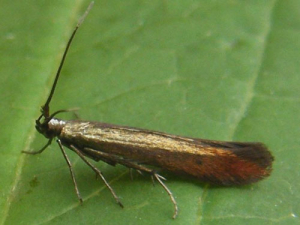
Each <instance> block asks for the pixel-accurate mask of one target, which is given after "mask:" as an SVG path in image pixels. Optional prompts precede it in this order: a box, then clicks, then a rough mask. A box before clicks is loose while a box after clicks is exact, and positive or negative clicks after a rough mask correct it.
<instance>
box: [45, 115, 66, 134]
mask: <svg viewBox="0 0 300 225" xmlns="http://www.w3.org/2000/svg"><path fill="white" fill-rule="evenodd" d="M65 125H66V121H64V120H60V119H56V118H52V119H51V120H50V121H49V122H48V126H49V131H51V132H52V133H54V134H55V135H54V136H58V135H59V134H60V132H61V130H62V128H63V127H64V126H65Z"/></svg>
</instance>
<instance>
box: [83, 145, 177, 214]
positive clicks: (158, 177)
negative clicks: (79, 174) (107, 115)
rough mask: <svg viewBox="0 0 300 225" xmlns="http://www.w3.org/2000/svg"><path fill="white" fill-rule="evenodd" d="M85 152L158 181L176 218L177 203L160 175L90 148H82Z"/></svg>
mask: <svg viewBox="0 0 300 225" xmlns="http://www.w3.org/2000/svg"><path fill="white" fill-rule="evenodd" d="M84 150H85V151H87V152H97V154H98V155H99V156H101V157H102V158H106V159H107V160H111V161H114V162H116V163H119V164H121V165H123V166H126V167H129V168H133V169H136V170H138V171H142V172H146V173H149V174H151V176H152V178H154V179H156V180H157V181H158V183H159V184H160V185H161V186H162V187H163V189H165V191H166V192H167V193H168V195H169V197H170V199H171V201H172V203H173V205H174V214H173V219H175V218H176V216H177V214H178V206H177V202H176V200H175V198H174V196H173V194H172V192H171V191H170V189H169V188H168V187H167V186H166V185H165V184H164V183H163V181H162V180H166V179H165V178H164V177H162V176H161V175H159V174H158V173H157V172H156V171H155V170H152V169H149V168H147V167H145V166H142V165H139V164H137V163H133V162H131V161H129V160H126V159H123V158H120V157H118V156H116V155H113V154H107V153H105V152H100V151H96V150H94V149H91V148H84Z"/></svg>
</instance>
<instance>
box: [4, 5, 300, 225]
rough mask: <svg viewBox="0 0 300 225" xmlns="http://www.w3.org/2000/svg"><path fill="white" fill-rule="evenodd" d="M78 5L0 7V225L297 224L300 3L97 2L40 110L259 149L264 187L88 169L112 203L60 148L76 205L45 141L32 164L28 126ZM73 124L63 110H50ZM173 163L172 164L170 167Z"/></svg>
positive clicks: (56, 154)
mask: <svg viewBox="0 0 300 225" xmlns="http://www.w3.org/2000/svg"><path fill="white" fill-rule="evenodd" d="M88 4H89V1H85V0H76V1H71V0H66V1H57V0H54V1H45V0H39V1H37V0H27V1H8V0H4V1H2V2H1V8H0V17H1V20H0V31H1V32H0V33H1V43H0V49H1V56H0V74H1V76H0V90H1V91H0V99H1V105H0V112H1V117H0V124H1V133H0V177H1V186H0V194H1V199H0V224H106V225H108V224H205V225H210V224H289V225H291V224H299V222H300V221H299V214H300V205H299V202H300V201H299V200H300V199H299V190H300V182H299V181H300V179H299V178H300V172H299V171H300V166H299V165H300V164H299V159H300V151H299V146H300V138H299V136H300V132H299V124H300V123H299V122H300V118H299V103H300V98H299V93H300V92H299V85H300V64H299V58H300V57H299V56H300V51H299V47H300V41H299V40H300V33H299V28H300V11H299V8H300V1H297V0H285V1H274V0H272V1H271V0H266V1H260V0H248V1H242V0H240V1H238V0H225V1H203V0H202V1H200V0H198V1H197V0H184V1H183V0H181V1H180V0H174V1H162V0H153V1H140V0H127V1H121V0H112V1H104V0H98V1H96V2H95V5H94V7H93V9H92V10H91V12H90V14H89V15H88V16H87V18H86V20H85V22H84V24H83V25H82V27H81V28H80V30H79V31H78V35H77V36H76V37H75V40H74V42H73V45H72V46H71V49H70V52H69V55H68V58H67V61H66V64H65V67H64V68H63V71H62V77H61V80H60V81H59V84H58V87H57V90H56V93H55V96H54V99H53V102H52V104H51V110H52V111H55V110H58V109H68V108H73V107H79V108H80V111H79V112H78V113H79V115H80V117H81V118H83V119H88V120H96V121H103V122H108V123H115V124H121V125H128V126H134V127H140V128H146V129H153V130H159V131H164V132H168V133H173V134H178V135H184V136H191V137H199V138H207V139H216V140H236V141H261V142H264V143H265V144H266V145H267V146H269V148H270V150H271V151H272V153H273V155H274V156H275V162H274V171H273V174H272V175H271V177H270V178H268V179H266V180H264V181H262V182H260V183H257V184H253V185H249V186H247V187H233V188H212V187H210V186H209V185H205V184H204V185H203V184H201V183H200V182H197V181H193V180H190V179H185V178H182V177H177V176H175V175H172V174H169V173H165V172H162V175H164V176H165V177H166V178H167V179H168V180H167V181H166V185H167V186H168V187H169V188H170V189H171V190H172V192H173V194H174V195H175V197H176V200H177V202H178V205H179V209H180V211H179V216H178V218H177V219H176V220H172V219H171V217H172V213H173V206H172V204H171V202H170V201H169V198H168V196H167V194H166V193H165V192H164V191H163V189H162V188H161V187H160V186H159V185H155V186H153V185H152V183H151V179H150V178H149V177H148V176H147V175H145V176H140V175H137V174H136V173H134V179H133V181H132V180H131V179H130V175H129V172H128V170H127V169H126V168H125V167H122V166H117V167H116V168H113V167H111V166H109V165H106V164H104V163H101V162H99V163H95V164H96V165H97V167H99V168H100V169H101V170H102V171H103V173H104V175H105V176H106V178H107V179H108V181H109V182H110V183H111V185H112V186H113V188H114V189H115V191H116V193H117V194H118V195H119V196H120V198H121V200H122V202H123V204H124V205H125V208H124V209H123V210H122V209H121V208H120V207H119V206H118V205H117V204H116V203H115V202H114V199H113V198H112V196H111V195H110V192H109V190H107V188H105V187H104V185H103V183H102V182H101V181H100V180H96V179H95V175H94V173H93V172H92V171H91V170H90V169H89V168H87V167H86V165H85V164H84V163H83V162H81V161H80V160H79V159H78V157H76V156H74V154H73V153H72V152H69V156H70V158H71V159H72V162H73V165H74V169H75V173H76V177H77V181H78V184H79V188H80V191H81V194H82V196H83V198H84V204H83V206H80V205H79V202H78V200H77V198H76V195H75V192H74V187H73V184H72V181H71V178H70V176H69V171H68V168H67V165H66V163H65V161H64V159H63V157H62V155H61V153H60V150H59V148H58V146H57V145H56V143H55V142H54V143H53V144H52V146H51V147H49V149H47V150H46V151H45V152H44V153H43V154H41V155H38V156H30V155H25V154H21V151H22V150H24V149H25V150H33V149H39V148H40V147H41V146H43V145H44V144H45V143H46V140H45V139H44V138H43V137H41V136H40V135H37V132H36V131H35V128H34V120H35V119H36V118H37V117H38V116H39V110H40V106H41V105H42V104H43V103H44V102H45V100H46V98H47V96H48V93H49V90H50V87H51V85H52V81H53V79H54V75H55V72H56V70H57V67H58V64H59V61H60V58H61V55H62V52H63V50H64V47H65V44H66V42H67V40H68V38H69V36H70V33H71V32H72V30H73V28H74V26H75V24H76V23H77V20H78V18H79V17H80V16H81V15H82V14H83V12H84V10H85V8H86V7H87V5H88ZM60 118H64V119H72V118H73V116H72V114H64V115H60ZM183 163H184V162H183Z"/></svg>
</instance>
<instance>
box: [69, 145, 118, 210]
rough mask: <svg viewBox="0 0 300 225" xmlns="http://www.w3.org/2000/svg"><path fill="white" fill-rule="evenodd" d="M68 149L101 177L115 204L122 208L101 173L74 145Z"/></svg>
mask: <svg viewBox="0 0 300 225" xmlns="http://www.w3.org/2000/svg"><path fill="white" fill-rule="evenodd" d="M70 148H71V149H72V150H74V151H75V152H76V154H77V155H78V156H79V157H80V158H81V159H82V160H83V161H84V162H85V163H86V164H87V165H88V166H89V167H91V168H92V170H94V171H95V172H96V174H98V176H99V177H101V179H102V180H103V182H104V184H105V185H106V187H107V188H108V189H109V190H110V192H111V194H112V195H113V196H114V198H115V200H116V201H117V203H118V204H119V205H120V206H121V207H122V208H123V207H124V206H123V204H122V203H121V201H120V199H119V197H118V196H117V195H116V193H115V191H114V190H113V189H112V187H111V186H110V185H109V183H108V182H107V181H106V179H105V177H104V176H103V174H102V172H101V171H100V170H99V169H98V168H97V167H95V166H94V165H93V164H91V163H90V162H89V161H88V160H87V159H86V158H85V156H84V155H83V154H82V153H81V151H80V150H79V149H77V148H76V147H75V146H74V145H70Z"/></svg>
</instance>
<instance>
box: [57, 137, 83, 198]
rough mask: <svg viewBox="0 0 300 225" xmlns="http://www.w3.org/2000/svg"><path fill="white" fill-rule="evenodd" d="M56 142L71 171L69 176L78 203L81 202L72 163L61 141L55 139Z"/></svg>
mask: <svg viewBox="0 0 300 225" xmlns="http://www.w3.org/2000/svg"><path fill="white" fill-rule="evenodd" d="M57 143H58V145H59V148H60V150H61V152H62V154H63V156H64V158H65V160H66V162H67V164H68V167H69V170H70V173H71V177H72V180H73V183H74V187H75V192H76V194H77V197H78V199H79V201H80V203H82V198H81V195H80V192H79V189H78V186H77V182H76V179H75V174H74V171H73V168H72V164H71V162H70V160H69V158H68V156H67V154H66V152H65V150H64V148H63V146H62V143H61V141H60V140H59V139H57Z"/></svg>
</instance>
